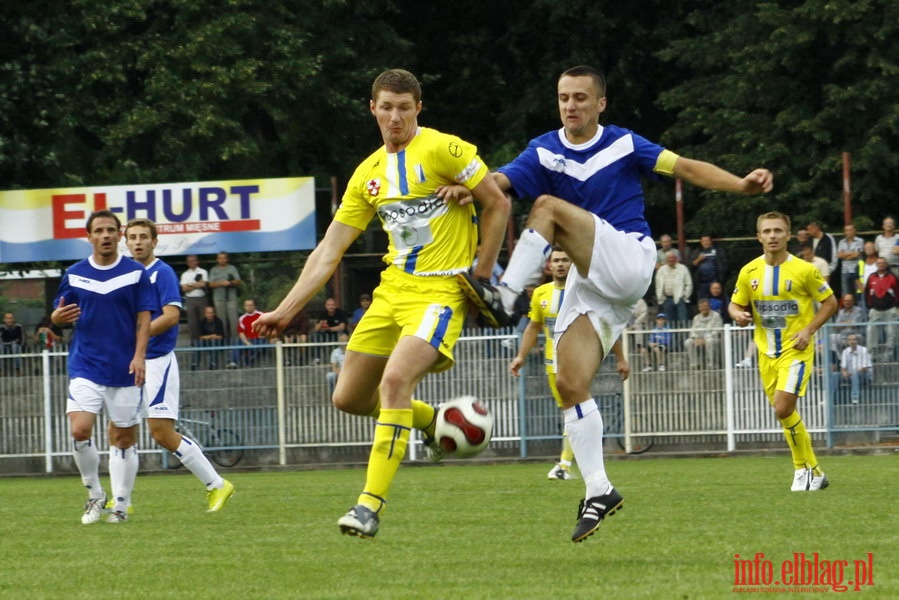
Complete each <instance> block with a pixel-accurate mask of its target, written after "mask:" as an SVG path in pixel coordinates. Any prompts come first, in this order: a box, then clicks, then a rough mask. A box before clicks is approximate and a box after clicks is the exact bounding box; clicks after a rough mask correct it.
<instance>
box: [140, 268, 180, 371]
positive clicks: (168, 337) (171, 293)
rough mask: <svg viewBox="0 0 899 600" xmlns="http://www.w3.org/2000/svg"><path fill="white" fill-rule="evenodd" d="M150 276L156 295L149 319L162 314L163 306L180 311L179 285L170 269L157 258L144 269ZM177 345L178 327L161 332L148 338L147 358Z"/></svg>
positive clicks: (170, 349)
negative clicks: (154, 306) (173, 307)
mask: <svg viewBox="0 0 899 600" xmlns="http://www.w3.org/2000/svg"><path fill="white" fill-rule="evenodd" d="M146 270H147V274H148V275H149V276H150V284H151V285H152V287H153V292H154V293H155V294H156V308H154V309H153V314H152V316H151V319H155V318H156V317H158V316H160V315H161V314H162V307H163V306H168V305H172V306H177V307H178V311H179V312H180V311H181V283H180V281H179V279H178V276H177V275H175V271H174V270H173V269H172V267H170V266H168V265H167V264H165V263H164V262H162V261H161V260H159V259H158V258H157V259H156V260H155V261H153V264H151V265H150V266H148V267H147V268H146ZM177 343H178V325H177V324H175V326H173V327H171V328H169V329H167V330H165V331H163V332H162V333H160V334H159V335H154V336H153V337H151V338H150V344H149V345H148V346H147V358H159V357H160V356H165V355H166V354H168V353H169V352H171V351H172V350H174V349H175V345H176V344H177Z"/></svg>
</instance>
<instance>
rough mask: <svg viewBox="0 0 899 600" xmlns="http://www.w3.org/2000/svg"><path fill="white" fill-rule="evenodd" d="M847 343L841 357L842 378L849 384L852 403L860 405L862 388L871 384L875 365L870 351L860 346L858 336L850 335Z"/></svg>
mask: <svg viewBox="0 0 899 600" xmlns="http://www.w3.org/2000/svg"><path fill="white" fill-rule="evenodd" d="M846 341H847V346H846V348H844V349H843V352H842V354H841V355H840V376H841V377H842V379H843V381H848V382H849V386H850V396H849V398H850V400H851V402H852V403H853V404H858V401H859V399H860V398H861V389H862V387H863V386H866V385H868V384H869V383H871V369H873V367H874V365H873V364H872V363H871V355H870V354H869V353H868V349H867V348H865V347H864V346H861V345H859V339H858V336H857V335H856V334H854V333H851V334H849V337H848V338H847V340H846Z"/></svg>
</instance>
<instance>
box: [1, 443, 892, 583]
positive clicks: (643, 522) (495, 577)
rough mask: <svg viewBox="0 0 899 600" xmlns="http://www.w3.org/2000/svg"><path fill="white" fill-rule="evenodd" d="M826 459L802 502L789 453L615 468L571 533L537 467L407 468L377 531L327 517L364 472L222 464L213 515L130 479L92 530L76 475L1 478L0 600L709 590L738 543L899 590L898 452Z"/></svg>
mask: <svg viewBox="0 0 899 600" xmlns="http://www.w3.org/2000/svg"><path fill="white" fill-rule="evenodd" d="M822 464H823V465H824V466H825V467H826V469H827V472H828V474H829V476H830V478H831V486H830V488H828V489H827V490H824V491H822V492H819V493H807V494H797V493H791V492H790V491H789V485H790V481H791V476H792V469H791V466H790V460H789V458H788V457H786V456H784V455H780V456H766V457H728V458H689V459H671V458H643V459H640V460H622V461H609V462H608V463H607V468H608V471H609V474H610V476H611V477H612V480H613V482H614V483H615V484H616V486H617V487H618V488H619V490H621V492H622V494H623V495H624V498H625V504H624V509H623V510H622V511H621V512H619V513H618V514H616V515H614V516H612V517H610V518H609V519H608V520H607V521H606V522H604V523H603V524H602V525H601V526H600V529H599V531H598V532H597V534H596V535H594V536H593V537H591V538H589V539H588V540H586V541H585V542H584V543H582V544H572V543H571V541H570V535H571V530H572V528H573V527H574V523H575V511H576V507H577V502H578V499H579V498H580V497H581V495H582V494H583V489H584V488H583V482H582V481H581V480H575V481H548V480H547V479H546V472H547V471H548V470H549V467H550V466H551V464H550V463H546V464H543V463H527V464H495V465H485V464H478V463H468V464H464V463H463V464H450V465H442V466H427V467H409V466H404V467H403V468H401V469H400V472H399V475H398V476H397V479H396V480H395V482H394V486H393V490H392V492H391V498H390V506H389V508H388V510H386V511H385V513H384V515H383V518H382V521H381V531H380V532H379V533H378V536H377V537H376V538H375V539H374V540H361V539H358V538H351V537H347V536H342V535H340V533H339V530H338V528H337V525H336V521H337V519H338V518H339V517H340V516H341V515H342V514H343V513H344V512H345V511H346V510H347V509H348V508H349V507H350V506H351V505H352V504H354V503H355V499H356V496H357V494H358V493H359V491H360V489H361V486H362V483H363V480H364V475H365V474H364V470H362V469H337V470H320V471H290V472H235V473H231V474H227V473H226V476H227V477H228V478H229V479H231V481H233V483H234V484H235V486H236V487H237V493H236V495H235V496H234V497H233V498H232V500H231V502H230V503H229V505H228V506H227V507H226V508H225V510H224V511H222V512H220V513H217V514H207V513H205V512H204V509H205V505H204V502H205V494H204V491H203V489H202V486H200V485H199V483H198V482H197V481H196V480H195V479H194V478H193V477H192V476H190V474H180V473H179V474H174V473H171V474H159V475H141V476H139V477H138V481H137V486H136V491H135V497H134V503H135V512H134V514H133V515H132V518H131V519H130V520H129V522H127V523H124V524H121V525H109V524H106V523H102V522H101V523H98V524H95V525H91V526H83V525H81V524H80V512H81V510H80V507H81V504H82V502H83V500H84V492H83V490H82V489H81V486H80V482H79V481H78V480H77V479H76V478H74V477H50V478H7V479H0V500H2V502H0V535H2V539H0V565H2V566H0V598H16V599H25V598H27V599H31V598H65V599H72V600H74V599H80V598H85V599H86V598H90V599H96V598H104V599H111V598H127V599H139V598H153V599H155V598H178V599H185V598H187V599H191V600H194V599H205V598H211V599H223V598H235V599H245V598H266V599H268V598H314V599H331V598H333V599H342V598H359V599H365V600H379V599H394V598H414V599H427V600H431V599H433V600H443V599H451V598H470V599H475V600H477V599H482V598H501V599H506V598H509V599H513V598H514V599H525V598H535V599H548V598H560V599H574V598H614V599H616V600H621V599H628V598H650V599H656V598H722V597H726V596H729V595H731V594H732V593H733V592H734V589H733V588H734V577H735V563H734V557H735V555H736V554H739V555H740V556H741V558H742V559H751V558H753V557H754V556H755V555H756V554H757V553H764V555H765V556H764V560H769V561H771V563H772V564H773V565H774V566H775V568H776V569H777V571H778V573H779V572H780V569H781V566H782V563H784V562H785V561H789V560H791V559H792V558H793V553H800V552H801V553H805V555H806V556H807V557H809V558H811V557H812V556H813V554H814V553H818V555H819V558H820V560H828V561H838V560H846V561H848V564H849V566H848V567H847V572H846V575H845V578H844V579H846V580H848V579H852V575H853V573H852V565H853V564H854V561H856V560H862V559H865V558H866V557H867V556H868V553H871V556H872V561H873V562H872V564H873V573H872V577H871V581H873V585H870V584H867V585H865V586H864V587H863V588H862V590H861V593H862V594H864V597H866V598H897V597H899V501H897V492H899V486H897V483H896V481H897V478H896V473H897V472H899V456H896V455H873V456H832V457H826V458H825V460H823V461H822ZM106 483H107V479H106V477H105V476H104V485H106ZM850 589H851V587H850ZM820 593H821V592H817V593H812V594H808V596H809V597H810V596H814V595H819V594H820ZM848 593H850V594H854V593H856V592H852V591H850V592H848Z"/></svg>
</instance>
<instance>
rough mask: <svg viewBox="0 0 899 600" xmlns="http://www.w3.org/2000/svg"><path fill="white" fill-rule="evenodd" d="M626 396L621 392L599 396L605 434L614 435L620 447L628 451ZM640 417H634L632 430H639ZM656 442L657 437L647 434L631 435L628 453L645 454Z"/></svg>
mask: <svg viewBox="0 0 899 600" xmlns="http://www.w3.org/2000/svg"><path fill="white" fill-rule="evenodd" d="M623 401H624V398H623V397H622V395H621V394H620V393H616V394H608V395H605V396H599V409H600V411H602V420H603V425H604V426H603V435H604V436H607V437H614V438H615V442H617V444H618V447H619V448H621V450H622V451H624V452H628V451H627V444H626V442H625V439H624V404H623ZM639 424H640V422H639V418H633V419H632V426H631V429H632V430H637V431H639V429H640V427H639ZM653 444H655V438H653V437H652V436H645V435H632V436H631V450H630V452H628V454H643V453H644V452H646V451H647V450H649V449H650V448H652V446H653Z"/></svg>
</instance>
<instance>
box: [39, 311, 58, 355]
mask: <svg viewBox="0 0 899 600" xmlns="http://www.w3.org/2000/svg"><path fill="white" fill-rule="evenodd" d="M61 341H62V329H60V328H59V327H57V326H56V325H54V324H53V321H51V320H50V316H49V315H47V316H45V317H44V318H43V319H41V322H40V323H38V324H37V327H35V328H34V344H35V346H37V349H38V351H43V350H53V347H54V346H55V345H56V342H61Z"/></svg>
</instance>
